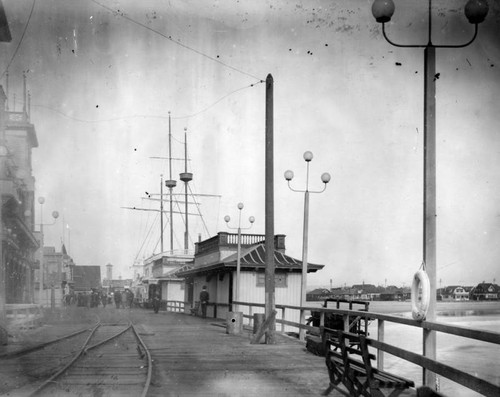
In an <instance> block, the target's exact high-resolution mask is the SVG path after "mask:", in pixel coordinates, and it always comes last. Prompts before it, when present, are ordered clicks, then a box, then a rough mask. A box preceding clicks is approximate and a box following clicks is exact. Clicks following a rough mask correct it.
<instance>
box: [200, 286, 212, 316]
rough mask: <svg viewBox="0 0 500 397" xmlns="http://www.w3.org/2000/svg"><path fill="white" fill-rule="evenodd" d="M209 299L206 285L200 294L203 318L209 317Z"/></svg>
mask: <svg viewBox="0 0 500 397" xmlns="http://www.w3.org/2000/svg"><path fill="white" fill-rule="evenodd" d="M209 299H210V295H209V294H208V291H207V286H206V285H204V286H203V288H202V290H201V292H200V306H201V316H202V317H203V318H206V317H207V305H208V300H209Z"/></svg>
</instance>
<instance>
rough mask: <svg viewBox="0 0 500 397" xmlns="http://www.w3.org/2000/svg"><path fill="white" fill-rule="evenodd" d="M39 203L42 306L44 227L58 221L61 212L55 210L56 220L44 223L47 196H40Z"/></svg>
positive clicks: (53, 215)
mask: <svg viewBox="0 0 500 397" xmlns="http://www.w3.org/2000/svg"><path fill="white" fill-rule="evenodd" d="M38 203H39V204H40V270H39V272H40V277H39V283H40V285H39V297H40V306H42V299H43V284H44V268H43V262H44V253H43V246H44V239H43V227H44V226H51V225H53V224H55V223H56V220H57V218H59V212H57V211H53V212H52V217H53V218H54V222H52V223H47V224H44V223H43V204H44V203H45V197H38Z"/></svg>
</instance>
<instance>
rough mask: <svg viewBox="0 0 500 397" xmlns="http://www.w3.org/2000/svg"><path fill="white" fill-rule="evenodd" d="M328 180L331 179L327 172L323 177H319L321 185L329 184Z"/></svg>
mask: <svg viewBox="0 0 500 397" xmlns="http://www.w3.org/2000/svg"><path fill="white" fill-rule="evenodd" d="M330 179H332V177H331V176H330V174H329V173H328V172H325V173H324V174H323V175H321V181H322V182H323V183H328V182H330Z"/></svg>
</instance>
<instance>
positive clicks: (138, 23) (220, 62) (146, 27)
mask: <svg viewBox="0 0 500 397" xmlns="http://www.w3.org/2000/svg"><path fill="white" fill-rule="evenodd" d="M90 1H92V2H93V3H95V4H97V5H98V6H100V7H102V8H104V9H106V10H108V11H110V12H112V13H113V14H114V15H119V16H121V17H122V18H124V19H126V20H127V21H129V22H132V23H134V24H136V25H138V26H140V27H142V28H144V29H147V30H149V31H151V32H153V33H156V34H158V35H160V36H161V37H163V38H165V39H167V40H170V41H171V42H172V43H175V44H177V45H179V46H181V47H183V48H185V49H187V50H189V51H192V52H194V53H196V54H198V55H201V56H203V57H205V58H207V59H210V60H211V61H214V62H217V63H218V64H220V65H222V66H225V67H226V68H229V69H232V70H234V71H235V72H238V73H241V74H244V75H246V76H249V77H251V78H253V79H256V80H260V81H262V79H260V78H259V77H256V76H254V75H252V74H250V73H247V72H244V71H243V70H240V69H237V68H235V67H234V66H231V65H228V64H227V63H224V62H222V61H220V60H218V59H217V58H214V57H211V56H210V55H207V54H205V53H203V52H201V51H199V50H196V49H194V48H192V47H189V46H188V45H186V44H183V43H181V42H180V41H179V40H175V39H173V38H172V36H167V35H165V34H163V33H161V32H160V31H158V30H156V29H153V28H151V27H149V26H147V25H144V24H143V23H141V22H139V21H136V20H135V19H133V18H130V17H128V16H126V15H125V13H124V12H120V11H115V10H113V9H112V8H110V7H108V6H106V5H104V4H101V3H99V2H98V1H97V0H90Z"/></svg>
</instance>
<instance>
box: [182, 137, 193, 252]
mask: <svg viewBox="0 0 500 397" xmlns="http://www.w3.org/2000/svg"><path fill="white" fill-rule="evenodd" d="M179 179H180V180H181V181H182V182H184V198H185V208H186V232H185V233H184V249H185V250H186V251H187V250H188V248H189V226H188V183H189V182H190V181H192V180H193V174H192V173H191V172H187V128H184V172H181V173H180V175H179Z"/></svg>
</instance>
